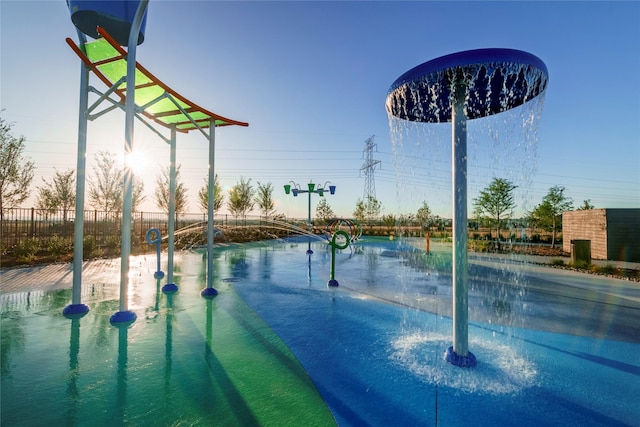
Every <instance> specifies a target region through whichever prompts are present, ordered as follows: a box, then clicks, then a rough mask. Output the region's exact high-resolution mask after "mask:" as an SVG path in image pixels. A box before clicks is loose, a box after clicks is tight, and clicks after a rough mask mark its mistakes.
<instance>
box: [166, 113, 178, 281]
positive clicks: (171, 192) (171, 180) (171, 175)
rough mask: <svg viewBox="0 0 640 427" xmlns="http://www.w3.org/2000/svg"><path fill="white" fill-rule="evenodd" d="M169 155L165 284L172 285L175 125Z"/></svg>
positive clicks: (174, 207) (174, 218) (174, 211)
mask: <svg viewBox="0 0 640 427" xmlns="http://www.w3.org/2000/svg"><path fill="white" fill-rule="evenodd" d="M169 144H170V147H171V150H170V154H169V218H168V219H169V230H168V233H169V238H168V243H167V246H168V248H167V263H168V266H167V283H173V249H174V245H175V232H176V175H177V172H176V125H175V124H172V125H171V141H170V142H169Z"/></svg>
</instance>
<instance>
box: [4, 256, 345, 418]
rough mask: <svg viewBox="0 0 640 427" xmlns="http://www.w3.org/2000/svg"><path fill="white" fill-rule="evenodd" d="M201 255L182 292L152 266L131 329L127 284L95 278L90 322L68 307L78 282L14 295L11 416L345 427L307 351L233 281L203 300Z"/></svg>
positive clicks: (136, 289)
mask: <svg viewBox="0 0 640 427" xmlns="http://www.w3.org/2000/svg"><path fill="white" fill-rule="evenodd" d="M199 259H200V257H199V256H194V255H186V256H185V258H184V259H182V264H181V267H182V269H183V271H184V273H180V275H179V276H176V282H177V283H178V285H179V287H180V291H179V292H178V293H177V294H175V295H174V296H167V295H164V294H163V293H162V292H161V291H160V284H159V283H156V280H154V279H153V272H152V271H143V272H140V274H139V275H138V276H137V277H136V278H135V279H132V285H131V287H130V297H129V309H130V310H132V311H135V312H136V314H137V315H138V319H137V320H136V322H135V323H133V325H131V327H130V328H128V329H126V328H116V327H114V326H112V325H111V324H110V323H109V318H110V316H111V315H112V314H114V313H115V312H116V311H118V307H119V305H118V299H117V298H118V297H117V295H118V286H116V285H115V284H110V283H91V278H87V279H86V280H85V283H87V284H86V285H85V288H84V289H83V301H82V302H83V303H85V304H87V305H88V306H89V307H90V309H91V310H90V311H89V313H88V314H87V315H86V316H85V317H83V318H82V319H79V320H69V319H66V318H65V317H63V316H62V314H61V313H62V309H63V308H64V306H65V305H67V304H68V303H69V302H70V301H71V290H70V289H68V290H57V291H32V292H23V293H13V294H5V295H2V298H1V299H0V308H1V316H2V334H1V337H2V347H1V349H2V354H1V356H2V359H1V360H2V365H1V367H2V371H1V372H2V381H1V390H2V395H1V398H2V411H1V418H0V424H2V425H3V426H4V425H6V426H12V425H20V426H30V425H33V426H41V425H45V424H49V425H124V424H129V425H243V426H250V425H278V426H280V425H305V426H314V425H317V426H326V425H335V420H334V418H333V416H332V414H331V412H330V411H329V409H328V408H327V406H326V404H325V402H324V401H323V400H322V398H321V396H320V395H319V393H318V391H317V389H316V387H315V385H314V384H313V382H312V381H311V380H310V378H309V376H308V375H307V373H306V371H305V370H304V368H303V367H302V366H301V365H300V363H299V362H298V360H297V359H296V357H295V356H294V355H293V354H292V353H291V351H290V350H289V349H288V348H287V346H286V345H285V344H284V343H283V341H282V340H281V339H280V338H279V337H278V336H277V335H276V334H275V333H274V332H273V331H272V330H271V328H270V327H269V326H267V325H266V324H265V323H264V321H262V320H261V318H260V317H259V316H258V315H256V313H255V312H254V311H253V310H252V309H250V308H249V307H248V306H247V305H246V304H245V303H244V302H243V301H242V300H241V299H240V298H239V297H238V296H237V295H236V293H235V291H234V290H233V289H232V287H231V286H230V285H229V284H227V283H224V282H219V283H216V284H215V287H216V288H217V289H218V290H219V291H220V294H219V295H218V296H217V297H216V298H214V299H212V300H207V299H204V298H202V297H200V295H199V291H200V290H201V289H202V288H203V284H202V283H203V276H202V272H201V271H200V272H199V273H198V272H197V270H196V271H195V272H194V268H195V269H200V265H201V262H200V260H199ZM190 264H191V265H190ZM115 277H117V275H116V276H115ZM145 277H149V278H150V280H148V279H145Z"/></svg>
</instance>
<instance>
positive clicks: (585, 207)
mask: <svg viewBox="0 0 640 427" xmlns="http://www.w3.org/2000/svg"><path fill="white" fill-rule="evenodd" d="M589 209H595V206H593V205H592V204H591V199H587V200H585V201H583V202H582V206H580V207H579V208H578V210H579V211H586V210H589Z"/></svg>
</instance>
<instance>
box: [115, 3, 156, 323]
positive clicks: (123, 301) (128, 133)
mask: <svg viewBox="0 0 640 427" xmlns="http://www.w3.org/2000/svg"><path fill="white" fill-rule="evenodd" d="M148 2H149V1H148V0H142V1H141V2H140V4H139V5H138V10H137V11H136V15H135V17H134V19H133V23H132V24H131V30H130V32H129V45H128V50H127V91H126V96H127V100H126V106H125V122H124V134H125V135H124V136H125V146H124V155H125V167H124V180H123V186H124V187H123V192H124V197H123V200H122V235H121V241H122V248H121V252H120V312H125V311H127V309H128V299H129V295H128V293H129V292H128V288H129V256H130V255H131V208H132V206H131V205H132V203H133V173H132V171H131V167H130V166H129V165H127V161H126V159H128V157H129V155H130V154H131V153H132V152H133V121H134V118H135V91H136V46H137V44H138V33H139V31H140V26H141V24H142V18H143V17H144V13H145V11H146V8H147V4H148ZM134 320H135V318H134Z"/></svg>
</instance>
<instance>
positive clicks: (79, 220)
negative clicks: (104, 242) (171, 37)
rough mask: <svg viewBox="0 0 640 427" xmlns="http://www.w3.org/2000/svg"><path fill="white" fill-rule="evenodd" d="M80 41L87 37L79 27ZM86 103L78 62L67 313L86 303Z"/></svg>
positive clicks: (77, 312) (85, 75)
mask: <svg viewBox="0 0 640 427" xmlns="http://www.w3.org/2000/svg"><path fill="white" fill-rule="evenodd" d="M78 38H79V40H80V45H81V46H83V47H82V49H84V43H85V42H86V41H87V39H86V37H85V35H84V34H83V33H82V32H80V31H78ZM88 105H89V68H87V66H86V65H85V64H84V63H82V62H81V64H80V105H79V107H78V110H79V111H78V152H77V160H76V211H75V222H74V226H73V289H72V294H71V305H69V306H67V307H65V308H64V310H63V314H64V315H66V316H71V315H74V316H83V315H85V314H86V313H87V312H88V311H89V307H88V306H86V305H84V304H82V302H81V300H82V261H83V250H84V190H85V182H86V170H87V166H86V165H87V160H86V157H87V108H88Z"/></svg>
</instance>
